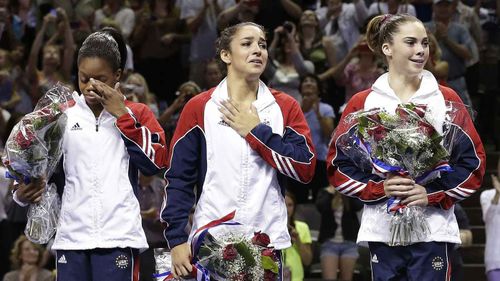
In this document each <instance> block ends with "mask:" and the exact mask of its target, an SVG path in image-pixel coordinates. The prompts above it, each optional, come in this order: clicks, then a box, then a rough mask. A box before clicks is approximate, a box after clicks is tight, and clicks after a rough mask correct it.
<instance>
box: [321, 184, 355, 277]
mask: <svg viewBox="0 0 500 281" xmlns="http://www.w3.org/2000/svg"><path fill="white" fill-rule="evenodd" d="M316 207H317V208H318V211H319V212H320V213H321V226H320V230H319V238H318V241H319V242H320V243H321V271H322V274H323V280H329V281H333V280H342V281H352V278H353V274H354V267H355V265H356V261H357V259H358V257H359V253H358V246H357V245H356V239H357V235H358V230H359V220H358V216H357V212H358V211H360V210H361V209H362V208H363V203H361V201H359V200H357V199H355V198H349V197H346V196H343V195H342V194H340V193H339V192H337V191H336V190H335V188H334V187H333V186H331V185H328V187H326V188H324V189H322V190H320V191H319V192H318V197H317V199H316ZM337 275H338V277H339V278H338V279H337Z"/></svg>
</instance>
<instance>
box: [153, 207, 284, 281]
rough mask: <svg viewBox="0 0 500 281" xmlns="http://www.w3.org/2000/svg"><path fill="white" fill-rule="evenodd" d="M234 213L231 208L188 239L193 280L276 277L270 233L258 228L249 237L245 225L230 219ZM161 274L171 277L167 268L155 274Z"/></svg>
mask: <svg viewBox="0 0 500 281" xmlns="http://www.w3.org/2000/svg"><path fill="white" fill-rule="evenodd" d="M234 215H235V212H232V213H230V214H228V215H226V216H224V217H223V218H221V219H219V220H216V221H213V222H211V223H209V224H207V225H205V226H203V227H201V228H199V229H198V230H197V231H196V233H195V235H194V237H193V240H192V243H191V244H192V247H191V248H192V253H193V260H192V263H193V273H194V277H195V278H196V280H211V279H210V278H213V279H215V280H227V281H253V280H264V281H274V280H277V279H278V274H279V272H278V271H279V263H278V259H279V257H278V255H277V253H276V251H275V250H274V248H273V247H271V246H270V245H269V244H270V239H269V236H268V235H267V234H265V233H261V232H260V231H259V232H254V233H253V237H252V236H251V235H252V234H251V233H252V232H251V230H250V229H249V228H248V227H246V226H243V225H241V224H240V223H238V222H234V221H231V220H232V219H233V218H234ZM249 232H250V233H249ZM249 234H250V235H249ZM249 237H252V238H249ZM158 262H161V261H159V260H158V259H157V263H158ZM163 276H165V279H163V280H170V279H172V278H173V277H172V275H171V274H170V272H166V273H162V274H158V275H155V277H163Z"/></svg>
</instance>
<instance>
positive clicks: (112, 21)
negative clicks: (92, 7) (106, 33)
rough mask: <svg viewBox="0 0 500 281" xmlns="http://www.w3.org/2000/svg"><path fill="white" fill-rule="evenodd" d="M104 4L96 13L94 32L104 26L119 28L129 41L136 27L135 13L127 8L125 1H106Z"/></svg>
mask: <svg viewBox="0 0 500 281" xmlns="http://www.w3.org/2000/svg"><path fill="white" fill-rule="evenodd" d="M103 4H104V5H103V6H102V8H100V9H98V10H97V11H95V14H94V30H98V29H101V28H102V27H104V26H112V27H115V28H116V27H118V28H119V30H120V31H121V32H122V35H123V37H124V38H125V41H127V40H128V38H129V37H130V34H132V31H133V30H134V26H135V14H134V11H132V9H130V8H128V7H126V6H125V0H104V1H103Z"/></svg>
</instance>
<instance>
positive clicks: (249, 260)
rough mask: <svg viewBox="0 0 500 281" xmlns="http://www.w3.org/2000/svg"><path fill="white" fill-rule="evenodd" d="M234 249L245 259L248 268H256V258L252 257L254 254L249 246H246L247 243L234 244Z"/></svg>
mask: <svg viewBox="0 0 500 281" xmlns="http://www.w3.org/2000/svg"><path fill="white" fill-rule="evenodd" d="M234 247H235V248H236V250H237V251H238V254H240V255H241V256H242V257H243V260H245V264H246V265H247V266H248V267H252V266H255V264H256V262H255V258H254V256H253V255H252V252H251V251H250V248H248V245H247V244H245V242H239V243H236V244H234Z"/></svg>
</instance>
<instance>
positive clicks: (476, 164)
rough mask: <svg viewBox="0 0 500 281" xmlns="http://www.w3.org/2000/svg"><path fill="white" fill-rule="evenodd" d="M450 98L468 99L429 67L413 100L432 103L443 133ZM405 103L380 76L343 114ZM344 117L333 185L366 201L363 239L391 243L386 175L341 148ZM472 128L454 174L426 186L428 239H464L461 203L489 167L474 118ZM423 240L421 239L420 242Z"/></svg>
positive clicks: (453, 160) (334, 151)
mask: <svg viewBox="0 0 500 281" xmlns="http://www.w3.org/2000/svg"><path fill="white" fill-rule="evenodd" d="M445 101H453V102H459V103H462V101H461V100H460V98H459V97H458V95H457V94H456V93H455V92H454V91H453V90H452V89H450V88H447V87H444V86H440V85H438V83H437V81H436V79H435V78H434V76H432V74H431V73H430V72H428V71H423V73H422V82H421V86H420V88H419V89H418V91H417V92H416V93H415V94H414V95H413V96H412V97H411V98H410V100H409V101H408V102H413V103H416V104H426V105H427V108H428V109H429V110H431V112H432V113H433V118H434V119H435V121H436V122H437V123H436V124H433V125H434V127H435V128H436V130H437V131H438V132H439V131H442V130H441V129H440V127H441V128H442V120H443V118H444V112H445ZM399 103H401V101H400V99H399V98H398V97H397V96H396V94H395V93H394V91H393V90H392V89H391V88H390V86H389V82H388V74H387V73H385V74H383V75H382V76H380V77H379V78H378V79H377V81H376V82H375V83H374V84H373V86H372V88H371V89H368V90H365V91H363V92H360V93H358V94H356V95H355V96H354V97H352V99H351V100H350V101H349V103H348V104H347V107H346V109H345V111H344V112H343V115H342V120H343V119H344V118H345V116H346V115H348V114H349V113H352V112H356V111H358V110H369V109H372V108H377V107H378V108H385V109H387V110H388V112H394V111H395V109H396V107H397V105H398V104H399ZM342 120H341V122H340V124H339V126H338V127H337V130H336V131H335V133H334V136H333V139H332V141H331V143H330V148H329V153H328V158H327V170H328V177H329V181H330V183H331V184H332V185H333V186H334V187H335V188H336V189H337V190H338V191H339V192H341V193H343V194H344V195H347V196H351V197H356V198H359V199H360V200H361V201H363V202H365V207H364V211H363V217H362V221H361V227H360V230H359V234H358V242H364V241H370V242H387V241H389V229H390V217H391V216H392V215H391V214H388V213H387V212H383V211H380V209H381V208H383V207H382V205H384V204H385V203H386V201H387V199H388V198H387V197H386V196H385V193H384V185H383V183H384V179H383V178H381V177H379V176H377V175H375V174H371V173H366V172H363V171H362V170H361V169H360V168H358V167H357V166H356V164H355V163H353V162H352V160H350V158H349V157H348V156H347V155H345V154H344V153H343V152H342V150H340V149H339V147H338V140H339V138H340V137H341V136H342V135H344V134H346V133H347V132H348V131H349V130H352V129H354V128H348V126H343V125H342V124H345V123H343V122H342ZM465 123H466V125H467V126H464V128H460V130H458V131H459V134H463V136H462V137H459V138H458V139H459V143H458V145H456V147H455V148H454V149H453V151H452V155H451V157H450V165H451V166H452V168H453V170H454V171H453V172H449V173H444V174H441V177H440V178H437V179H435V180H433V181H432V182H430V183H428V184H426V185H425V188H426V190H427V193H428V199H429V206H428V207H427V208H425V215H426V217H427V220H428V222H429V225H430V230H431V231H430V232H431V234H430V235H428V237H427V238H426V239H425V240H424V241H422V242H426V241H438V242H452V243H460V236H459V230H458V225H457V222H456V219H455V216H454V213H453V206H454V203H455V202H458V201H461V200H463V199H465V198H467V197H469V196H471V195H472V194H473V193H474V192H475V191H476V190H477V189H478V188H479V187H480V186H481V182H482V178H483V175H484V170H485V164H486V162H485V152H484V148H483V145H482V143H481V139H480V138H479V135H478V134H477V132H476V130H475V128H474V125H473V123H472V120H471V119H470V116H469V115H467V119H466V121H465ZM416 242H418V241H416Z"/></svg>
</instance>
